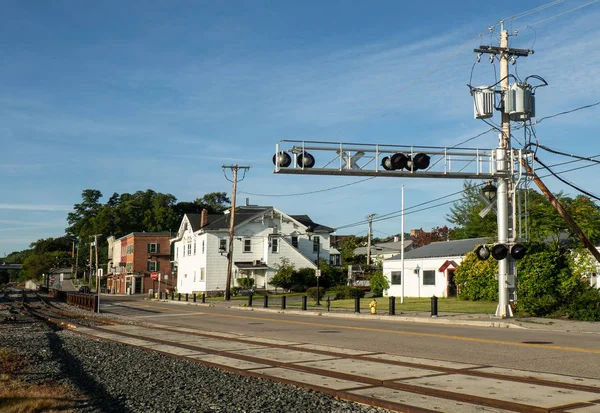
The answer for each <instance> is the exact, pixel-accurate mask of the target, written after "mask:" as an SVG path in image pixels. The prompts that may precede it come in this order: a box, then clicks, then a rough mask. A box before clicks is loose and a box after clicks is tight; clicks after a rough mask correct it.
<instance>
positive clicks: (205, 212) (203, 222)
mask: <svg viewBox="0 0 600 413" xmlns="http://www.w3.org/2000/svg"><path fill="white" fill-rule="evenodd" d="M207 225H208V210H207V209H206V208H204V209H203V210H202V213H201V214H200V228H204V227H205V226H207Z"/></svg>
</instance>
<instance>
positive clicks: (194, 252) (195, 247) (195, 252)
mask: <svg viewBox="0 0 600 413" xmlns="http://www.w3.org/2000/svg"><path fill="white" fill-rule="evenodd" d="M194 255H196V241H194Z"/></svg>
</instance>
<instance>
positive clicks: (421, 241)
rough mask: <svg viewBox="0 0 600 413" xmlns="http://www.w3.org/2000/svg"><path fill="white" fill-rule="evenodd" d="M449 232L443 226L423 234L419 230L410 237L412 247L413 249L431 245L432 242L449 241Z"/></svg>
mask: <svg viewBox="0 0 600 413" xmlns="http://www.w3.org/2000/svg"><path fill="white" fill-rule="evenodd" d="M450 233H451V230H450V229H449V228H448V227H447V226H446V225H444V226H443V227H435V228H432V229H431V232H425V231H423V229H422V228H421V230H419V231H417V233H416V235H414V236H413V237H412V245H413V247H414V248H419V247H423V246H425V245H428V244H431V243H432V242H438V241H447V240H448V239H450Z"/></svg>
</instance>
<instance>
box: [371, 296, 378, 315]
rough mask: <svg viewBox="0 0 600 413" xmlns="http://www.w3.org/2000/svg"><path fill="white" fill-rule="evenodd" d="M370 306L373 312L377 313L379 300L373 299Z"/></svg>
mask: <svg viewBox="0 0 600 413" xmlns="http://www.w3.org/2000/svg"><path fill="white" fill-rule="evenodd" d="M369 307H370V308H371V314H377V301H375V299H373V301H371V304H369Z"/></svg>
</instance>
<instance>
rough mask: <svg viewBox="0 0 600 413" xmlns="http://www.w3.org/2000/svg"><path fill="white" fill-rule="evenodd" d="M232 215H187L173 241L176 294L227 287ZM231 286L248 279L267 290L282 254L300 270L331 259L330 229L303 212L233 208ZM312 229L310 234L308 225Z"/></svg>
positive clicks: (331, 230) (204, 212)
mask: <svg viewBox="0 0 600 413" xmlns="http://www.w3.org/2000/svg"><path fill="white" fill-rule="evenodd" d="M230 219H231V214H230V210H227V211H226V212H225V213H224V214H208V213H207V211H206V210H204V211H202V214H185V216H184V217H183V220H182V222H181V225H180V227H179V231H178V232H177V235H176V237H175V238H172V239H171V244H172V245H173V264H174V265H175V267H176V271H177V290H178V291H179V292H180V293H194V292H195V293H202V292H218V291H225V287H226V284H227V265H228V256H229V227H230ZM234 224H235V227H234V241H233V255H232V271H231V287H235V286H237V283H236V279H238V278H241V277H251V278H253V279H254V288H257V289H271V288H272V287H271V286H270V284H269V279H270V278H272V277H273V275H274V274H275V272H276V271H277V265H278V264H280V262H281V258H282V257H285V258H287V259H288V260H289V262H290V263H291V264H293V265H294V266H295V267H296V268H297V269H298V268H306V267H308V268H316V267H317V266H316V263H317V258H319V259H322V260H326V261H329V259H330V257H329V249H330V245H329V234H330V233H331V232H333V228H329V227H326V226H324V225H320V224H317V223H315V222H313V221H312V220H311V219H310V218H309V217H308V216H307V215H287V214H285V213H283V212H281V211H279V210H277V209H276V208H274V207H271V206H250V205H247V206H240V207H236V209H235V216H234ZM309 228H310V230H312V232H311V233H310V234H309V233H307V229H309Z"/></svg>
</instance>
